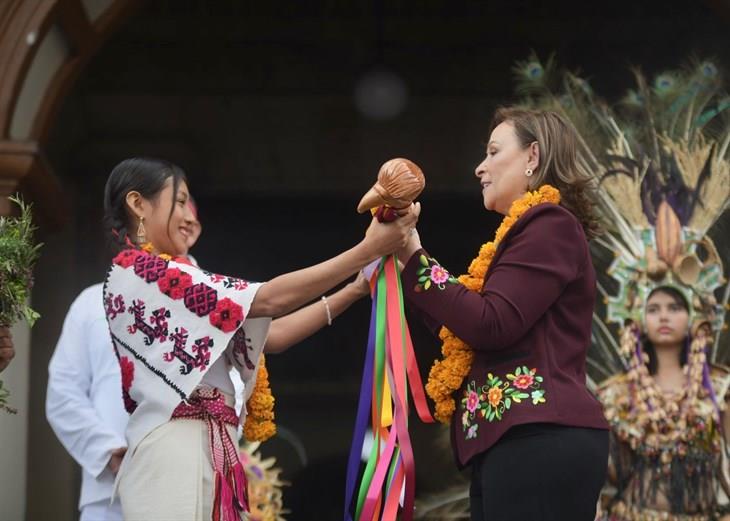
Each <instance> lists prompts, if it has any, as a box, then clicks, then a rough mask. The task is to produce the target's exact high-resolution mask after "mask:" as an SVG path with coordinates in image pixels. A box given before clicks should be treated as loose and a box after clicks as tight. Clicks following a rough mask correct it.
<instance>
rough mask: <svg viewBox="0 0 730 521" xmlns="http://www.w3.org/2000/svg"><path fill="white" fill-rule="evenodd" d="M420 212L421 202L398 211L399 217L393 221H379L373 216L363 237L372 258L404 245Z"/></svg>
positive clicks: (389, 252) (388, 253)
mask: <svg viewBox="0 0 730 521" xmlns="http://www.w3.org/2000/svg"><path fill="white" fill-rule="evenodd" d="M420 213H421V203H412V204H411V206H409V207H408V208H407V209H404V210H401V211H399V215H400V217H398V218H397V219H396V220H395V221H393V222H390V223H381V222H378V220H377V219H376V218H373V220H372V222H371V223H370V226H369V227H368V229H367V231H366V232H365V239H363V243H364V244H365V245H366V246H367V248H368V251H369V252H370V253H371V256H372V258H378V257H382V256H384V255H390V254H391V253H393V252H395V251H397V250H399V249H401V248H402V247H404V246H405V245H406V243H407V242H408V237H409V235H410V234H411V233H412V230H414V229H415V227H416V223H417V222H418V216H419V214H420Z"/></svg>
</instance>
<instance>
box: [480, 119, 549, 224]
mask: <svg viewBox="0 0 730 521" xmlns="http://www.w3.org/2000/svg"><path fill="white" fill-rule="evenodd" d="M538 164H539V149H538V146H537V142H533V143H531V144H528V146H524V145H523V144H522V143H521V142H520V140H519V138H518V137H517V134H516V132H515V127H514V125H513V124H512V122H511V121H503V122H502V123H500V124H499V125H497V126H496V127H495V128H494V130H493V131H492V135H491V136H490V137H489V143H488V144H487V150H486V157H485V158H484V160H483V161H482V162H481V163H480V164H479V165H478V166H477V167H476V170H475V172H474V173H475V175H476V176H477V178H478V179H479V183H480V185H481V187H482V196H483V198H484V207H485V208H486V209H487V210H494V211H496V212H499V213H501V214H503V215H506V214H507V213H509V209H510V206H511V205H512V203H513V202H514V201H515V200H517V199H519V198H520V197H522V195H524V193H525V192H526V191H527V187H528V181H529V177H527V175H525V173H526V171H527V169H531V170H533V171H534V170H535V169H536V168H537V166H538Z"/></svg>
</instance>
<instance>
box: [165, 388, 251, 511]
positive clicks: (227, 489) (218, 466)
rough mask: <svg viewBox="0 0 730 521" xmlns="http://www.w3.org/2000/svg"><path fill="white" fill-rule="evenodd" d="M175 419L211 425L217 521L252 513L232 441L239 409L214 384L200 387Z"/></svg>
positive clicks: (209, 428) (180, 407)
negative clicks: (230, 430) (231, 429)
mask: <svg viewBox="0 0 730 521" xmlns="http://www.w3.org/2000/svg"><path fill="white" fill-rule="evenodd" d="M172 418H173V419H186V420H202V421H204V422H206V423H207V424H208V445H209V447H210V455H211V457H212V460H213V470H214V471H215V496H214V499H213V514H212V520H213V521H239V520H240V519H241V515H240V512H241V511H244V512H248V511H249V507H248V484H247V481H246V474H245V473H244V471H243V465H242V464H241V460H240V459H239V457H238V446H237V444H236V443H234V442H233V440H231V436H230V435H229V434H228V429H227V428H226V425H232V426H234V427H235V426H237V425H238V417H237V416H236V411H235V410H234V409H233V408H232V407H230V406H228V405H226V400H225V397H224V396H223V394H221V392H220V391H219V390H218V389H216V388H210V387H200V388H198V389H197V390H196V392H195V393H193V394H192V395H191V397H190V398H189V399H188V401H187V403H186V402H182V403H180V405H178V406H177V408H175V410H174V411H173V413H172Z"/></svg>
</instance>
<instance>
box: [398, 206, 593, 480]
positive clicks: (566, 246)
mask: <svg viewBox="0 0 730 521" xmlns="http://www.w3.org/2000/svg"><path fill="white" fill-rule="evenodd" d="M434 266H438V263H437V262H436V261H435V260H434V259H432V258H430V256H429V255H428V253H426V252H425V251H424V250H420V251H419V252H416V253H415V254H414V255H413V256H412V257H411V258H410V259H409V261H408V263H407V264H406V266H405V268H404V270H403V273H402V280H403V292H404V294H405V297H406V300H407V301H408V303H409V305H410V307H411V308H414V309H415V310H417V311H418V312H419V313H418V314H419V315H421V316H422V317H423V318H424V320H425V321H426V323H427V325H428V326H430V327H431V328H432V329H436V326H440V325H445V326H446V327H448V328H449V329H450V330H451V331H452V332H454V334H455V335H456V336H458V337H459V338H461V339H462V340H463V341H464V342H466V343H467V344H468V345H469V346H471V348H472V349H473V350H474V362H473V364H472V368H471V371H470V373H469V375H468V376H467V378H466V379H465V380H464V383H463V385H462V388H461V389H460V390H458V391H457V392H456V393H454V396H453V397H454V399H455V400H456V411H455V413H454V416H453V418H452V421H451V437H452V446H453V448H454V453H455V457H456V460H457V464H459V466H465V465H467V464H468V463H469V461H470V460H471V459H472V458H473V457H474V456H475V455H477V454H479V453H481V452H483V451H485V450H487V449H488V448H489V447H491V446H492V445H494V444H495V443H497V442H498V441H499V439H500V437H501V436H502V435H503V434H504V433H505V432H506V431H507V430H508V429H509V428H510V427H512V426H515V425H520V424H525V423H536V422H549V423H557V424H561V425H569V426H578V427H592V428H597V429H608V424H607V423H606V420H605V419H604V417H603V413H602V409H601V406H600V404H599V403H598V401H597V400H596V399H595V398H594V397H593V396H592V395H591V393H590V392H589V391H588V389H587V388H586V383H585V382H586V368H585V366H586V352H587V350H588V346H589V345H590V343H591V320H592V315H593V304H594V300H595V295H596V275H595V271H594V269H593V264H592V262H591V255H590V252H589V249H588V242H587V241H586V238H585V235H584V233H583V229H582V227H581V225H580V223H579V222H578V220H577V219H576V218H575V216H574V215H573V214H572V213H571V212H569V211H568V210H566V209H565V208H563V207H561V206H558V205H554V204H541V205H538V206H536V207H534V208H531V209H530V210H528V211H527V212H525V214H524V215H523V216H522V217H521V218H520V219H519V220H518V221H517V222H516V223H515V224H514V225H513V226H512V228H511V229H510V230H509V232H508V233H507V234H506V235H505V237H504V239H503V240H502V242H501V244H500V245H499V247H498V248H497V251H496V254H495V256H494V259H493V260H492V263H491V265H490V267H489V271H488V273H487V279H486V283H485V284H484V286H483V288H482V291H481V293H477V292H474V291H469V290H467V289H466V288H465V287H464V286H462V285H461V284H457V283H454V282H448V281H447V282H441V283H440V284H439V283H438V282H440V281H443V279H444V278H445V277H444V274H443V272H441V271H440V270H439V267H436V268H434ZM452 280H453V279H452ZM428 281H430V284H427V282H428ZM426 286H428V288H427V289H426Z"/></svg>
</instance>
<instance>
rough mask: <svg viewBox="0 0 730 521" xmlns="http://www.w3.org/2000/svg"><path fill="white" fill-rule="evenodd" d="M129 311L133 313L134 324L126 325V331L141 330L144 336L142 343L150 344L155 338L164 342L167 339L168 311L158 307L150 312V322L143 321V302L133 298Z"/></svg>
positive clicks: (131, 332)
mask: <svg viewBox="0 0 730 521" xmlns="http://www.w3.org/2000/svg"><path fill="white" fill-rule="evenodd" d="M129 313H130V314H132V315H134V324H132V325H131V326H127V331H128V332H129V333H130V334H131V335H133V334H135V333H136V332H137V331H141V332H142V334H143V335H144V336H145V338H144V344H145V345H147V346H150V345H152V343H153V342H154V341H155V340H159V341H160V342H165V341H166V340H167V319H168V318H170V311H169V310H167V309H165V308H159V309H156V310H154V311H153V312H152V315H151V316H150V319H149V320H150V323H149V324H148V323H147V322H145V303H144V302H143V301H142V300H133V301H132V305H131V306H130V307H129Z"/></svg>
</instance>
